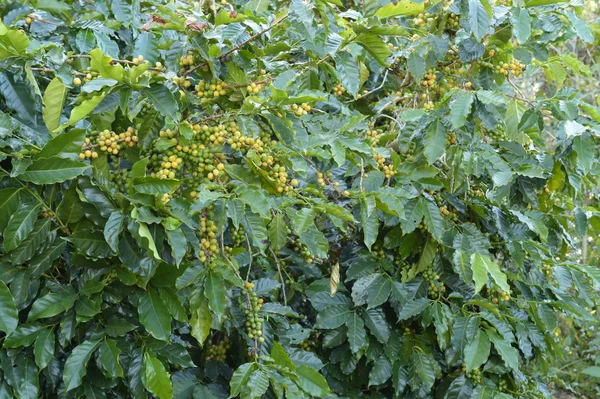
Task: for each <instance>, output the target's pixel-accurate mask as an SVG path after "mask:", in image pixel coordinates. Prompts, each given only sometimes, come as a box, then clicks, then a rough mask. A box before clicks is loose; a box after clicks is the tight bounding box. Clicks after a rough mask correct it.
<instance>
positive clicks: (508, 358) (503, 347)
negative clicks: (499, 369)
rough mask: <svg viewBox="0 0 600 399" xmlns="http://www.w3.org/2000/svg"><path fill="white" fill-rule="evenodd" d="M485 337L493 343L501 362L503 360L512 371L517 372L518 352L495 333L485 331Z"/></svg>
mask: <svg viewBox="0 0 600 399" xmlns="http://www.w3.org/2000/svg"><path fill="white" fill-rule="evenodd" d="M487 335H488V336H489V338H490V340H491V341H492V342H493V344H494V347H495V348H496V350H497V351H498V353H499V354H500V357H501V358H502V360H504V363H505V364H506V365H507V366H508V367H510V368H511V369H513V370H514V371H517V370H519V351H518V350H517V349H515V348H513V347H512V346H511V344H510V342H507V341H506V340H505V339H504V338H502V337H501V336H500V335H499V334H498V333H496V332H495V331H491V330H487Z"/></svg>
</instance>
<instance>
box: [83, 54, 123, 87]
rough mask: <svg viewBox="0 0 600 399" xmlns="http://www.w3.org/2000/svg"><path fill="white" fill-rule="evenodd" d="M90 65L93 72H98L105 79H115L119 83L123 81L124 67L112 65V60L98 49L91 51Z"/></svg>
mask: <svg viewBox="0 0 600 399" xmlns="http://www.w3.org/2000/svg"><path fill="white" fill-rule="evenodd" d="M90 64H91V67H92V70H94V71H96V72H98V73H99V74H100V76H102V77H103V78H110V79H114V80H116V81H118V82H120V81H121V80H123V66H122V65H120V64H118V63H116V64H114V65H113V64H112V58H111V57H109V56H107V55H104V54H103V53H102V50H100V49H99V48H96V49H94V50H92V51H90Z"/></svg>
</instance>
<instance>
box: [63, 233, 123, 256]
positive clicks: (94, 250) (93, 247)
mask: <svg viewBox="0 0 600 399" xmlns="http://www.w3.org/2000/svg"><path fill="white" fill-rule="evenodd" d="M65 239H66V240H67V241H69V242H70V243H71V244H73V246H75V248H76V249H77V250H78V251H79V252H81V253H84V254H86V255H87V256H89V257H92V258H106V257H109V256H111V255H112V254H113V252H112V250H111V249H110V246H109V245H108V243H107V242H106V240H105V238H104V234H102V233H101V232H100V231H85V230H81V231H78V232H76V233H73V234H71V235H70V236H69V237H68V238H65Z"/></svg>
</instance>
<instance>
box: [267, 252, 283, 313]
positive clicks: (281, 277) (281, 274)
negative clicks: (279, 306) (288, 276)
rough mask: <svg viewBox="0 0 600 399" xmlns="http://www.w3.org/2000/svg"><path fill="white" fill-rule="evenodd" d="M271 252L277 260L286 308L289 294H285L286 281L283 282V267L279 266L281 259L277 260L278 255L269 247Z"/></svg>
mask: <svg viewBox="0 0 600 399" xmlns="http://www.w3.org/2000/svg"><path fill="white" fill-rule="evenodd" d="M269 251H270V252H271V255H273V258H274V259H275V264H276V265H277V272H278V273H279V280H280V281H281V293H282V294H283V304H284V305H285V306H287V294H286V293H285V281H284V280H283V273H282V271H281V265H280V264H279V258H277V255H276V254H275V252H273V249H272V248H271V247H269Z"/></svg>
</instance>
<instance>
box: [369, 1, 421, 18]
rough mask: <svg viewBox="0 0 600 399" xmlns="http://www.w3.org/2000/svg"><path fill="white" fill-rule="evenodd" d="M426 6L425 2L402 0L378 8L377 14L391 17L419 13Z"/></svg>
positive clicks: (377, 15)
mask: <svg viewBox="0 0 600 399" xmlns="http://www.w3.org/2000/svg"><path fill="white" fill-rule="evenodd" d="M380 4H381V3H380ZM424 8H425V7H424V5H423V3H419V2H413V1H411V0H400V1H396V2H393V3H390V4H388V5H386V6H383V7H381V8H380V9H379V10H377V12H376V13H375V16H376V17H381V18H390V17H396V16H398V15H417V14H420V13H422V12H423V9H424Z"/></svg>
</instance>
